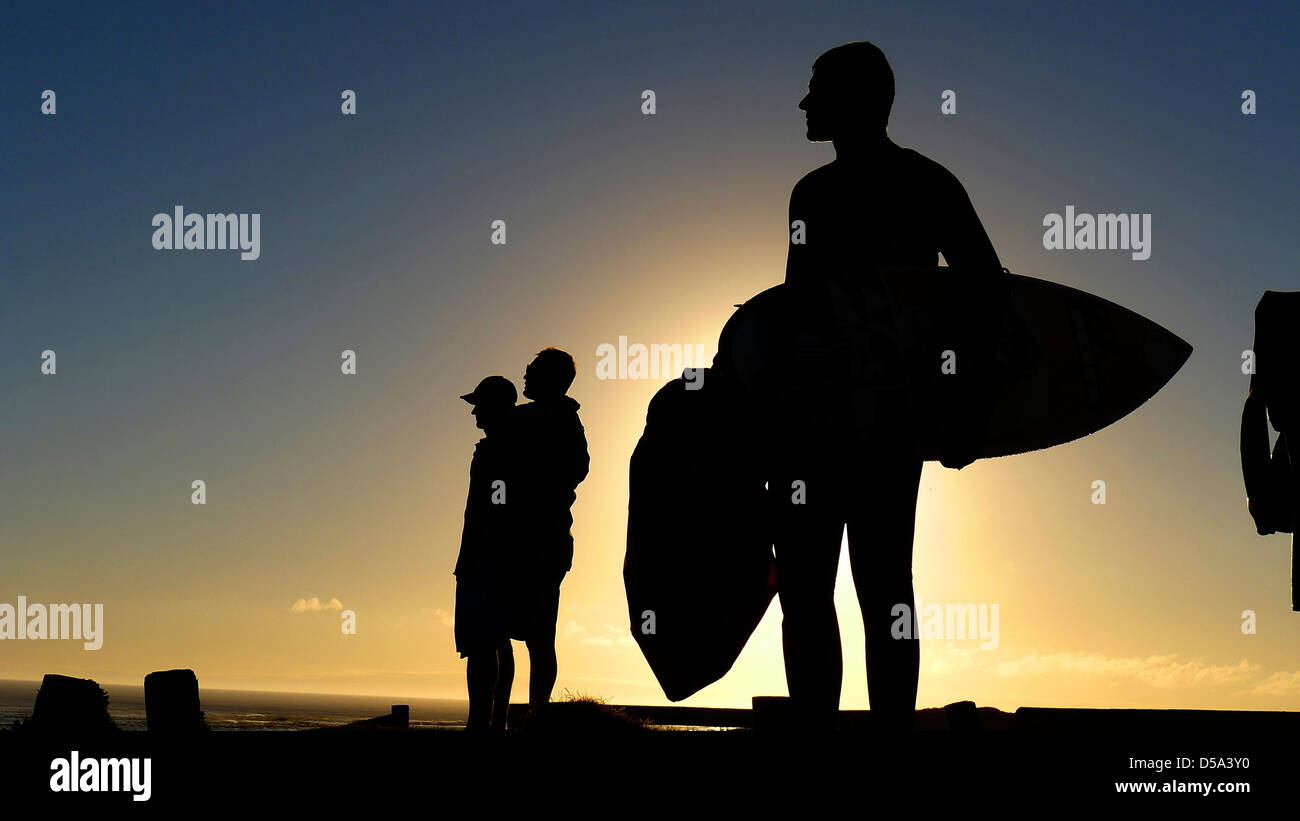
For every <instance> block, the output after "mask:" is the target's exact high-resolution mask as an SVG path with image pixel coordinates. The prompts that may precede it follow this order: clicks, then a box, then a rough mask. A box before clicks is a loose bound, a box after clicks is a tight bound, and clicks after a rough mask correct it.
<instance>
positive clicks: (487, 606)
mask: <svg viewBox="0 0 1300 821" xmlns="http://www.w3.org/2000/svg"><path fill="white" fill-rule="evenodd" d="M517 398H518V394H517V393H516V392H515V386H514V384H513V383H511V381H510V380H509V379H506V378H505V377H504V376H489V377H487V378H486V379H484V380H483V381H482V382H479V384H478V387H476V388H475V389H474V391H473V392H472V393H467V394H465V395H463V396H461V399H464V400H465V401H466V402H469V403H470V404H471V405H473V406H474V410H473V411H472V413H473V414H474V422H475V427H477V428H479V429H480V430H482V431H483V438H482V439H480V440H479V441H478V444H477V445H475V446H474V457H473V459H471V460H470V464H469V498H468V500H467V501H466V503H465V527H464V529H463V530H462V531H461V537H460V554H459V555H458V556H457V557H456V569H455V571H454V574H455V576H456V618H455V634H456V651H457V652H458V653H460V655H461V656H462V657H463V658H465V659H466V663H465V677H466V685H467V687H468V689H469V719H468V721H467V722H466V723H465V729H466V731H467V732H475V733H478V732H482V731H486V730H489V729H491V730H494V731H497V732H500V731H503V730H505V727H506V712H507V709H508V707H509V704H510V689H511V686H512V683H513V682H514V678H515V656H514V651H513V650H512V649H511V647H510V637H509V635H508V629H509V624H508V615H507V614H508V612H509V609H508V608H509V596H510V593H511V590H510V584H509V582H510V578H509V576H508V574H507V572H506V563H507V557H508V551H509V547H510V543H511V540H512V538H513V534H514V522H513V519H512V518H511V517H510V516H509V515H508V514H507V511H508V510H510V508H508V507H507V505H506V502H508V501H510V497H509V496H508V495H507V494H511V493H514V492H515V490H516V482H515V478H516V476H517V469H516V467H515V460H516V458H517V457H516V454H515V453H514V451H515V441H514V437H513V435H512V434H513V416H514V414H515V413H516V412H517V410H516V408H515V400H516V399H517Z"/></svg>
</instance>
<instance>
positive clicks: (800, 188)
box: [790, 161, 835, 197]
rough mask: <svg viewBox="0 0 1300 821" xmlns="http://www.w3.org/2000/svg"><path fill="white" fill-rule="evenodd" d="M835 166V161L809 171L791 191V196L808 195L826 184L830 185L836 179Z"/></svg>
mask: <svg viewBox="0 0 1300 821" xmlns="http://www.w3.org/2000/svg"><path fill="white" fill-rule="evenodd" d="M834 166H835V163H834V161H832V162H828V163H826V164H825V165H823V166H819V167H817V168H814V169H813V170H811V171H809V172H808V173H807V174H804V175H803V176H802V177H800V178H799V181H798V182H797V183H795V184H794V188H793V189H792V190H791V192H790V196H791V197H796V196H799V195H801V194H806V193H808V192H809V191H815V190H817V189H818V188H821V187H823V186H825V185H826V184H828V183H829V182H830V181H831V180H832V179H834V178H835V167H834Z"/></svg>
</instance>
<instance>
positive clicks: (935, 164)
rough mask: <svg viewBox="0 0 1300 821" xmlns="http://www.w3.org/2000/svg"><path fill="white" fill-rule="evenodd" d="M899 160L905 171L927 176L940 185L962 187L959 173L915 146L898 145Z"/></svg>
mask: <svg viewBox="0 0 1300 821" xmlns="http://www.w3.org/2000/svg"><path fill="white" fill-rule="evenodd" d="M898 162H899V163H900V164H901V165H902V166H903V168H904V170H905V171H907V172H908V173H911V174H914V175H916V176H918V177H927V178H929V179H930V180H931V181H933V182H935V183H938V184H940V185H949V186H951V185H956V186H957V187H959V188H960V187H961V181H960V180H958V179H957V175H955V174H953V173H952V172H951V171H949V170H948V169H947V167H946V166H944V165H943V164H942V163H940V162H939V161H937V160H932V159H930V158H929V157H927V156H925V155H924V154H922V153H921V152H920V151H917V150H916V149H915V148H903V147H902V146H898Z"/></svg>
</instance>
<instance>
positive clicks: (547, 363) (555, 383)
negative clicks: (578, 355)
mask: <svg viewBox="0 0 1300 821" xmlns="http://www.w3.org/2000/svg"><path fill="white" fill-rule="evenodd" d="M577 373H578V368H577V366H576V365H575V364H574V363H573V357H571V356H569V355H568V354H567V353H565V352H564V351H562V350H560V349H559V348H547V349H545V350H543V351H540V352H539V353H538V354H537V356H536V358H534V359H533V361H532V362H531V363H530V364H529V365H528V369H527V370H525V371H524V396H526V397H528V398H529V399H555V398H558V397H561V396H564V394H565V393H566V392H567V391H568V390H569V386H570V385H572V384H573V377H574V376H576V375H577Z"/></svg>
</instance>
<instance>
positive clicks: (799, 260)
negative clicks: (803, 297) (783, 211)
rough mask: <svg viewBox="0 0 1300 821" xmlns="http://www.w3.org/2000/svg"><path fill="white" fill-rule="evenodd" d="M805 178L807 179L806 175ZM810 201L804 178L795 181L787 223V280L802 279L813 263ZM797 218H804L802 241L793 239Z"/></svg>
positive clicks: (796, 280) (797, 280)
mask: <svg viewBox="0 0 1300 821" xmlns="http://www.w3.org/2000/svg"><path fill="white" fill-rule="evenodd" d="M804 179H807V178H806V177H805V178H804ZM808 202H809V197H808V194H807V185H806V184H805V182H804V180H800V181H799V182H797V183H795V185H794V189H793V190H791V191H790V210H789V213H788V215H787V219H786V223H785V239H786V244H787V248H788V249H789V250H788V251H787V252H786V257H785V281H786V282H799V281H801V280H802V279H803V278H804V277H805V275H806V273H807V271H808V270H809V267H810V266H811V264H812V260H811V259H810V257H811V254H810V252H809V248H808V227H807V224H808V218H809V216H810V215H809V214H808ZM795 220H803V222H804V227H803V229H802V230H801V231H800V232H799V237H798V238H799V240H800V242H798V243H796V242H794V241H793V237H794V229H793V228H791V227H790V226H792V225H793V224H794V221H795Z"/></svg>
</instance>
